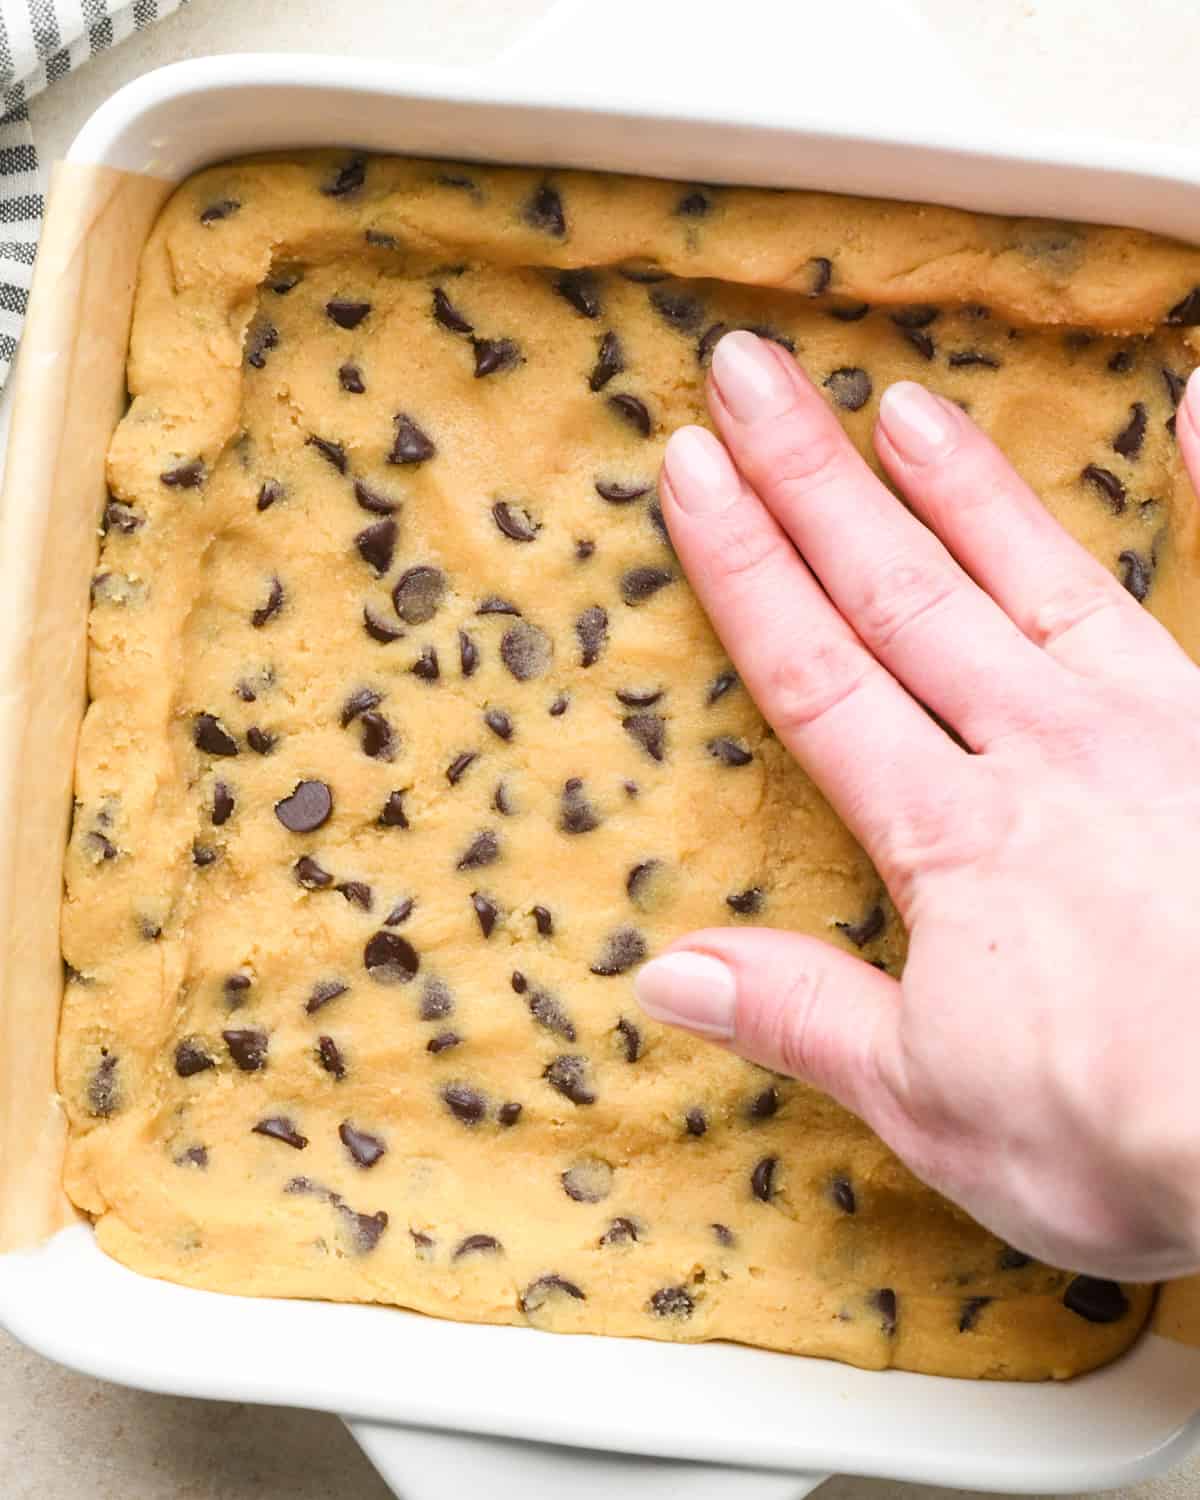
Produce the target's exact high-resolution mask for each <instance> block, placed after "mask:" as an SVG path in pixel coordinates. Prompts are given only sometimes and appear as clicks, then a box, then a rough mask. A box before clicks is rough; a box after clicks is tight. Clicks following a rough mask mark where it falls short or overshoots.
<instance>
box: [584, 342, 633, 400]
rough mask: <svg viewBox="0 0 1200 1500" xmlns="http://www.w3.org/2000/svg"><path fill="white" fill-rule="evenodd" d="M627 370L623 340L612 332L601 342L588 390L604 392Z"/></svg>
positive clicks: (589, 379) (589, 377)
mask: <svg viewBox="0 0 1200 1500" xmlns="http://www.w3.org/2000/svg"><path fill="white" fill-rule="evenodd" d="M624 369H625V350H624V347H623V346H622V344H621V340H620V339H619V338H618V337H617V336H616V334H615V333H613V332H612V331H611V330H610V331H609V332H608V333H606V334H605V335H604V337H603V338H602V339H601V340H600V348H599V350H598V351H597V354H596V363H595V364H594V365H593V366H592V373H591V374H590V375H589V376H588V389H589V390H591V391H602V390H603V389H604V387H605V386H606V385H607V384H608V382H609V381H610V380H611V379H612V378H613V376H614V375H620V374H621V372H622V371H623V370H624Z"/></svg>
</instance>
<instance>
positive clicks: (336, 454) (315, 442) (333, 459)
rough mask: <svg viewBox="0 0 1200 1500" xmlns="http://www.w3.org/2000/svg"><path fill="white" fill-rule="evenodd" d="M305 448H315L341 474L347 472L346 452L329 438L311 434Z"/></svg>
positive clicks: (339, 444)
mask: <svg viewBox="0 0 1200 1500" xmlns="http://www.w3.org/2000/svg"><path fill="white" fill-rule="evenodd" d="M304 442H305V446H306V447H308V448H315V449H316V450H317V452H318V453H319V454H320V455H321V457H322V458H323V459H324V460H325V462H326V463H328V464H332V465H333V467H334V468H335V469H336V470H337V471H338V473H339V474H344V473H345V472H346V450H345V448H343V447H342V445H341V443H334V442H331V441H330V439H328V438H323V437H318V436H317V434H316V433H315V432H310V433H309V435H308V436H307V437H306V438H305V440H304Z"/></svg>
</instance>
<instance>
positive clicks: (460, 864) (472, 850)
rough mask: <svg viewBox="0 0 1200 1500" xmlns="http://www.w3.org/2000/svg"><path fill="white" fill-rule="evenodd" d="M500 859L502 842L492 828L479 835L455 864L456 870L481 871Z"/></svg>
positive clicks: (485, 829) (482, 831)
mask: <svg viewBox="0 0 1200 1500" xmlns="http://www.w3.org/2000/svg"><path fill="white" fill-rule="evenodd" d="M499 858H500V840H499V839H498V838H497V837H496V835H495V833H494V832H493V831H492V830H491V829H490V828H484V829H483V830H481V832H479V833H477V834H476V835H475V837H474V838H473V839H472V840H471V842H470V843H469V844H468V845H467V847H466V848H465V849H464V850H463V852H462V853H461V854H460V855H459V857H458V859H457V861H456V862H455V866H454V868H455V869H456V870H481V869H483V868H484V866H485V865H494V864H495V863H496V861H497V860H498V859H499Z"/></svg>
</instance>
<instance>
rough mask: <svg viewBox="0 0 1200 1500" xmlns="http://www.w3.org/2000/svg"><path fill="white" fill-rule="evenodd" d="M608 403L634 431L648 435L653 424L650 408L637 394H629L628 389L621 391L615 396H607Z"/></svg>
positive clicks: (645, 436) (644, 435)
mask: <svg viewBox="0 0 1200 1500" xmlns="http://www.w3.org/2000/svg"><path fill="white" fill-rule="evenodd" d="M608 405H609V407H610V409H611V410H612V411H614V412H616V414H617V416H619V417H621V418H623V419H624V421H626V422H627V423H628V424H629V426H630V427H632V428H633V430H634V431H635V432H636V433H639V434H640V435H641V436H642V437H644V438H648V437H649V436H650V432H651V430H652V428H653V425H654V424H653V421H652V420H651V417H650V409H649V407H648V406H647V405H646V403H645V402H644V401H642V400H640V399H639V398H638V397H637V396H631V395H630V394H629V392H628V391H622V392H621V393H620V394H619V395H617V396H609V397H608Z"/></svg>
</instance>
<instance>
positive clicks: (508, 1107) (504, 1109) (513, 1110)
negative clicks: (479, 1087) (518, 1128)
mask: <svg viewBox="0 0 1200 1500" xmlns="http://www.w3.org/2000/svg"><path fill="white" fill-rule="evenodd" d="M520 1118H521V1106H520V1105H519V1104H517V1103H516V1102H515V1100H511V1101H510V1102H509V1103H508V1104H502V1105H501V1106H500V1108H499V1109H498V1110H497V1111H496V1119H497V1121H498V1123H499V1124H501V1125H504V1126H506V1127H507V1126H510V1125H515V1124H516V1123H517V1121H518V1120H519V1119H520Z"/></svg>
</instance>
